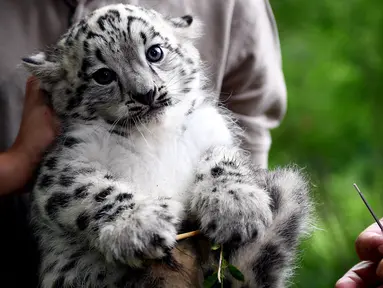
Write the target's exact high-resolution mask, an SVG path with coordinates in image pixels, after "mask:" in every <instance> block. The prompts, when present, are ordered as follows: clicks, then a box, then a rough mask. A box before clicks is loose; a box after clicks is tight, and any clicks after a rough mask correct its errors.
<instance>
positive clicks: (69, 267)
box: [61, 260, 77, 272]
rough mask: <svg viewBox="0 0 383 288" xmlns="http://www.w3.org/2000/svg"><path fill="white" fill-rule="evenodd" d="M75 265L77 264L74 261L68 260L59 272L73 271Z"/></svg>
mask: <svg viewBox="0 0 383 288" xmlns="http://www.w3.org/2000/svg"><path fill="white" fill-rule="evenodd" d="M76 263H77V261H76V260H70V261H69V262H67V263H66V264H65V265H64V266H63V267H62V268H61V272H68V271H70V270H72V269H74V268H75V267H76Z"/></svg>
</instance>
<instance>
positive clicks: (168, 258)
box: [160, 252, 182, 271]
mask: <svg viewBox="0 0 383 288" xmlns="http://www.w3.org/2000/svg"><path fill="white" fill-rule="evenodd" d="M160 261H161V263H163V264H165V265H166V266H167V267H168V268H170V269H171V270H173V271H181V269H182V265H181V264H180V263H178V262H177V260H176V259H175V258H174V257H173V255H172V254H171V253H170V252H168V253H166V255H165V257H163V258H162V259H161V260H160Z"/></svg>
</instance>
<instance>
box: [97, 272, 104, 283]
mask: <svg viewBox="0 0 383 288" xmlns="http://www.w3.org/2000/svg"><path fill="white" fill-rule="evenodd" d="M105 278H106V273H105V272H99V273H98V274H97V281H98V282H102V281H104V280H105Z"/></svg>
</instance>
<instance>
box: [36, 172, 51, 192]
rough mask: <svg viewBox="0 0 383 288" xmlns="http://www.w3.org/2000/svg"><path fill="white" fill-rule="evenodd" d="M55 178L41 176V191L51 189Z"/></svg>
mask: <svg viewBox="0 0 383 288" xmlns="http://www.w3.org/2000/svg"><path fill="white" fill-rule="evenodd" d="M53 179H54V178H53V176H52V175H47V174H45V175H43V176H41V178H40V181H39V184H38V185H39V188H40V189H43V188H46V187H49V186H51V185H52V184H53Z"/></svg>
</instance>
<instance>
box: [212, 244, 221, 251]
mask: <svg viewBox="0 0 383 288" xmlns="http://www.w3.org/2000/svg"><path fill="white" fill-rule="evenodd" d="M219 248H221V245H219V244H213V245H212V246H211V250H213V251H215V250H218V249H219Z"/></svg>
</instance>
